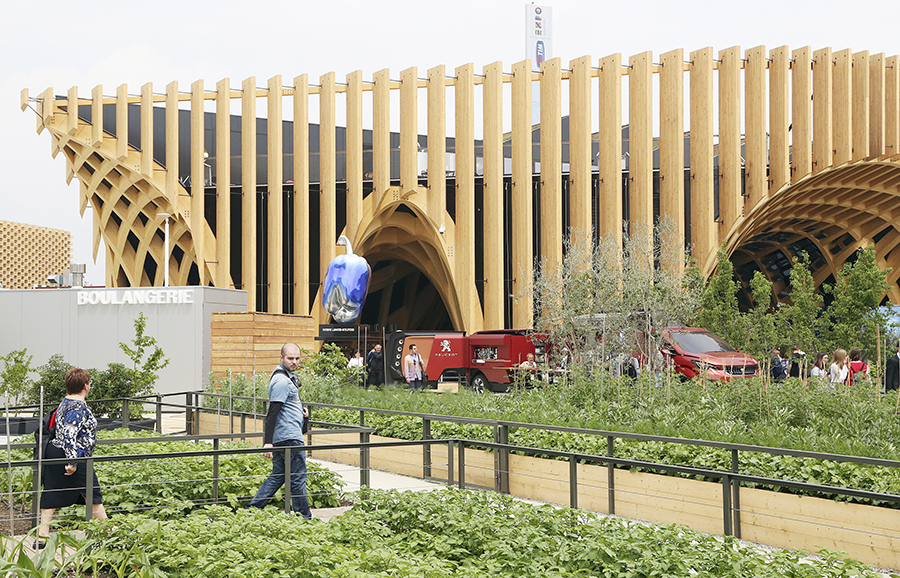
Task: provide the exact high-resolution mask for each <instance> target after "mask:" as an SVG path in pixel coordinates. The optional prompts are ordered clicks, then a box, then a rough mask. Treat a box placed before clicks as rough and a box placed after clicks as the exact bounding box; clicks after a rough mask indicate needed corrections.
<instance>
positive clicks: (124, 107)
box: [116, 84, 128, 161]
mask: <svg viewBox="0 0 900 578" xmlns="http://www.w3.org/2000/svg"><path fill="white" fill-rule="evenodd" d="M127 156H128V85H127V84H120V85H119V86H118V88H116V158H117V159H118V160H120V161H121V160H124V159H125V157H127Z"/></svg>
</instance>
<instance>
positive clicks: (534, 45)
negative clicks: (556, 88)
mask: <svg viewBox="0 0 900 578" xmlns="http://www.w3.org/2000/svg"><path fill="white" fill-rule="evenodd" d="M552 16H553V9H552V8H551V7H550V6H539V5H537V4H526V5H525V39H526V42H525V57H526V58H530V59H531V65H532V68H533V69H534V71H535V72H538V71H539V70H540V69H541V63H542V62H543V61H545V60H547V59H548V58H551V57H552V56H551V55H552V54H553V50H552V38H553V36H552V22H553V20H552Z"/></svg>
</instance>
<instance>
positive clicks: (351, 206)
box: [346, 70, 363, 247]
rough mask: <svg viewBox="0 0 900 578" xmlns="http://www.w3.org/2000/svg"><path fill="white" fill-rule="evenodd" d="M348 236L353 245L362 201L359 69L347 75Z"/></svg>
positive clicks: (361, 125) (361, 122)
mask: <svg viewBox="0 0 900 578" xmlns="http://www.w3.org/2000/svg"><path fill="white" fill-rule="evenodd" d="M346 157H347V233H346V234H347V238H348V239H350V242H351V243H353V246H354V247H356V244H357V239H356V234H357V231H358V230H359V225H360V221H362V203H363V105H362V71H361V70H356V71H354V72H351V73H350V74H348V75H347V154H346Z"/></svg>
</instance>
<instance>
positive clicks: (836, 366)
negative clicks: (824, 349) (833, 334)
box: [828, 349, 850, 387]
mask: <svg viewBox="0 0 900 578" xmlns="http://www.w3.org/2000/svg"><path fill="white" fill-rule="evenodd" d="M849 373H850V369H849V368H848V367H847V351H846V350H845V349H835V351H834V363H832V364H831V367H829V368H828V383H830V384H831V387H837V386H839V385H844V383H846V381H847V375H848V374H849Z"/></svg>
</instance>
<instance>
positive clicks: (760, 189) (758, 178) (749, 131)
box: [743, 46, 769, 214]
mask: <svg viewBox="0 0 900 578" xmlns="http://www.w3.org/2000/svg"><path fill="white" fill-rule="evenodd" d="M745 58H746V59H747V62H746V63H745V65H744V66H745V72H744V94H745V97H744V99H745V101H746V103H745V105H744V107H745V111H744V114H745V121H744V124H745V129H744V132H745V137H744V139H745V141H744V167H745V170H744V173H745V187H746V192H745V197H744V207H743V209H744V211H743V212H744V214H747V213H749V212H750V211H751V210H752V209H753V207H755V206H756V205H757V204H758V203H759V202H760V201H762V200H763V199H764V198H765V197H766V195H767V194H768V191H769V188H768V185H767V181H768V174H767V170H768V163H767V162H766V152H767V149H768V142H767V139H766V65H767V64H766V47H765V46H756V47H754V48H748V49H747V51H746V52H745Z"/></svg>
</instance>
